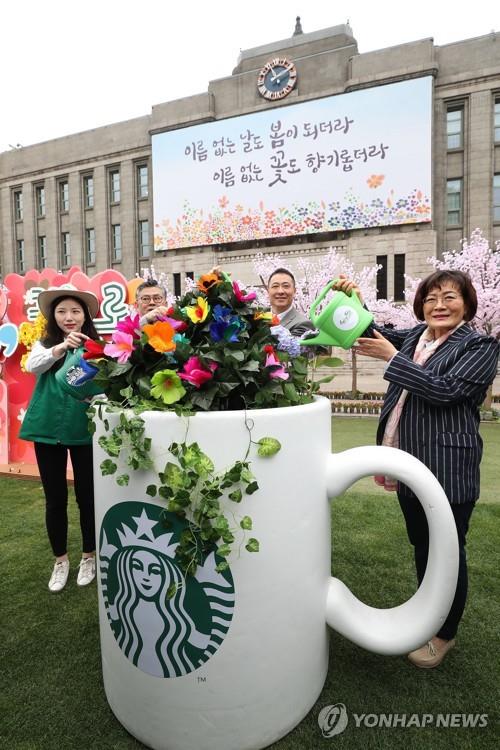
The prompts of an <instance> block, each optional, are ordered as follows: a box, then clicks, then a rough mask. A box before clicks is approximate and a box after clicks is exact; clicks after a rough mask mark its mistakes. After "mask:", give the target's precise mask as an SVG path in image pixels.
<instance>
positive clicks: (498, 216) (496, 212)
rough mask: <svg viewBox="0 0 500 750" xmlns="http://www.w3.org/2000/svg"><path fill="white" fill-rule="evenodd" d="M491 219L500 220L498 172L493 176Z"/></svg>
mask: <svg viewBox="0 0 500 750" xmlns="http://www.w3.org/2000/svg"><path fill="white" fill-rule="evenodd" d="M493 221H494V222H495V223H497V222H500V174H496V175H494V176H493Z"/></svg>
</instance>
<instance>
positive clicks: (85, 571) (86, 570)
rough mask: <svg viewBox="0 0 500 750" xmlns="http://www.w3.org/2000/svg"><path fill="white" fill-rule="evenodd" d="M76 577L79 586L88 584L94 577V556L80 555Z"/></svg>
mask: <svg viewBox="0 0 500 750" xmlns="http://www.w3.org/2000/svg"><path fill="white" fill-rule="evenodd" d="M78 567H79V568H80V570H79V571H78V578H77V579H76V582H77V584H78V585H79V586H88V585H89V583H92V581H93V580H94V578H95V557H82V559H81V560H80V564H79V566H78Z"/></svg>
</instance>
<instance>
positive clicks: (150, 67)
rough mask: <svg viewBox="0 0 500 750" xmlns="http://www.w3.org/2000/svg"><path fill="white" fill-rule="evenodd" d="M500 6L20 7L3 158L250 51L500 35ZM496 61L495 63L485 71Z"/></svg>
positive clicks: (312, 1)
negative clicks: (301, 44)
mask: <svg viewBox="0 0 500 750" xmlns="http://www.w3.org/2000/svg"><path fill="white" fill-rule="evenodd" d="M495 6H496V3H494V2H492V1H491V0H475V2H474V3H473V4H472V5H469V4H468V3H467V4H463V3H461V4H458V3H457V2H456V1H455V2H453V3H452V2H451V1H450V0H441V1H438V2H436V0H419V2H415V3H404V2H401V0H398V1H397V2H394V1H393V0H379V2H378V3H373V2H371V0H362V1H361V0H349V1H348V2H341V1H338V0H337V2H335V3H330V2H327V1H326V0H307V2H306V1H305V0H294V2H293V3H290V2H288V3H285V2H275V3H272V2H269V0H251V1H250V0H246V1H243V2H242V0H211V1H210V0H184V1H183V2H177V3H171V2H166V1H165V0H163V1H162V0H140V2H137V0H134V1H133V2H132V0H85V2H82V0H72V1H71V0H70V1H68V0H45V2H43V3H42V2H40V0H14V2H4V3H2V4H1V6H0V30H1V43H0V71H1V74H0V103H1V107H0V152H3V151H8V150H10V149H11V148H13V147H14V148H16V147H20V146H21V147H23V146H29V145H31V144H34V143H41V142H43V141H47V140H51V139H53V138H58V137H61V136H64V135H69V134H72V133H78V132H81V131H84V130H90V129H92V128H96V127H100V126H103V125H110V124H112V123H115V122H120V121H122V120H129V119H132V118H134V117H142V116H144V115H149V114H150V113H151V107H152V106H153V105H154V104H160V103H161V102H167V101H172V100H174V99H179V98H182V97H185V96H192V95H193V94H199V93H203V92H206V91H207V88H208V84H209V81H211V80H214V79H217V78H223V77H225V76H229V75H231V72H232V70H233V68H234V67H236V64H237V62H238V56H239V53H240V51H241V50H246V49H249V48H251V47H257V46H260V45H263V44H269V43H271V42H274V41H278V40H281V39H287V38H289V37H290V36H291V35H292V34H293V30H294V28H295V17H296V16H297V15H299V16H300V17H301V23H302V28H303V30H304V32H305V33H307V32H311V31H318V30H319V29H325V28H328V27H330V26H336V25H338V24H343V23H346V22H347V21H349V23H350V25H351V28H352V30H353V34H354V37H355V39H356V41H357V43H358V51H359V52H360V53H363V52H369V51H371V50H376V49H382V48H384V47H390V46H393V45H397V44H402V43H405V42H411V41H416V40H418V39H424V38H427V37H432V38H433V39H434V43H435V44H437V45H443V44H450V43H452V42H456V41H461V40H462V39H468V38H471V37H475V36H481V35H483V34H489V33H491V32H492V31H496V32H500V25H499V16H498V12H495V10H494V8H495ZM485 64H486V63H485Z"/></svg>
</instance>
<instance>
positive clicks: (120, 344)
mask: <svg viewBox="0 0 500 750" xmlns="http://www.w3.org/2000/svg"><path fill="white" fill-rule="evenodd" d="M133 351H134V339H133V336H131V334H130V333H123V331H115V332H114V333H113V336H112V338H111V343H109V344H106V346H105V347H104V349H103V353H104V354H107V355H108V356H109V357H112V359H116V360H118V362H119V363H120V364H121V365H123V364H125V362H128V360H129V359H130V357H131V355H132V352H133Z"/></svg>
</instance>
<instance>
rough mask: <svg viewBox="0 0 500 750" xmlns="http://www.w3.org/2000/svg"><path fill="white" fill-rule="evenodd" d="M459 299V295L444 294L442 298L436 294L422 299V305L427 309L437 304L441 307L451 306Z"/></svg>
mask: <svg viewBox="0 0 500 750" xmlns="http://www.w3.org/2000/svg"><path fill="white" fill-rule="evenodd" d="M461 299H462V297H461V295H460V294H453V293H451V294H444V295H443V296H442V297H441V296H438V295H437V294H431V295H429V297H424V305H428V307H436V305H437V304H438V302H440V303H441V304H442V305H452V304H453V303H454V302H457V301H458V300H461Z"/></svg>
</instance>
